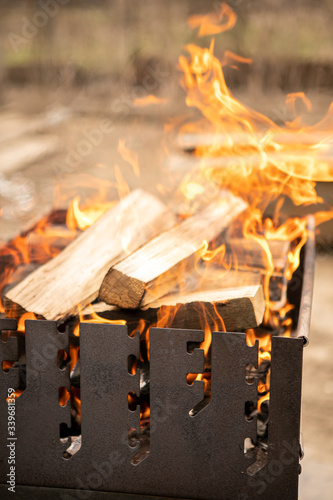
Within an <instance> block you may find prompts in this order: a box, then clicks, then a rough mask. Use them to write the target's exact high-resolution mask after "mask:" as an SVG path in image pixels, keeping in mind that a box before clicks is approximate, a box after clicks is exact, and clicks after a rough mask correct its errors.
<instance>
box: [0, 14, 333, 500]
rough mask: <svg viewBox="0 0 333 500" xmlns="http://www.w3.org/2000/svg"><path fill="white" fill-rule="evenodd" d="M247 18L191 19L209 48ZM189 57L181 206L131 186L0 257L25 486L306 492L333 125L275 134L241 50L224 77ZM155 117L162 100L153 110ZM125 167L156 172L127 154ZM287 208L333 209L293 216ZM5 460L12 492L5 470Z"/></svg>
mask: <svg viewBox="0 0 333 500" xmlns="http://www.w3.org/2000/svg"><path fill="white" fill-rule="evenodd" d="M235 21H236V17H235V14H234V12H233V11H232V10H231V9H230V8H229V7H227V6H226V5H223V6H222V8H221V11H220V13H219V16H218V19H217V18H216V16H215V17H214V16H194V17H192V18H191V19H190V21H189V22H190V24H191V26H192V27H193V28H199V36H202V35H207V34H216V33H218V32H222V31H224V30H226V29H229V28H231V27H232V26H233V25H234V24H235ZM187 52H188V56H183V55H182V56H181V57H180V59H179V65H180V68H181V70H182V72H183V80H182V83H183V85H184V88H185V89H186V91H187V97H186V103H187V105H188V106H190V107H194V108H197V109H198V110H199V111H200V113H201V115H202V118H200V119H198V120H197V121H195V122H193V121H191V122H188V123H182V124H181V126H179V123H178V124H177V125H175V126H172V127H169V128H170V130H171V133H172V134H173V136H176V137H177V145H178V146H177V147H180V148H181V149H182V152H181V153H180V154H179V155H180V161H181V162H182V163H183V165H184V167H185V170H186V173H185V174H184V177H183V179H182V180H181V182H180V184H179V187H178V189H177V191H176V193H174V195H173V196H172V197H169V200H168V203H163V202H161V201H160V200H159V199H157V198H156V197H155V196H153V195H152V194H150V193H148V192H146V191H144V190H142V189H139V188H138V189H136V190H133V191H132V192H128V191H127V189H126V186H125V189H124V185H123V181H122V179H121V177H120V176H119V193H120V194H121V195H122V196H121V199H120V200H119V201H112V202H107V203H101V204H98V205H94V206H86V207H80V203H79V198H75V199H74V200H73V202H72V204H71V205H70V207H69V209H68V211H67V212H66V211H61V210H58V211H57V210H54V211H53V212H52V213H51V214H50V215H49V216H47V217H46V218H44V219H43V220H41V221H40V222H39V223H37V224H36V225H35V226H34V227H32V228H31V229H30V230H28V231H26V232H25V233H24V234H21V235H20V236H18V237H17V238H15V239H14V240H12V241H11V242H10V243H9V244H8V245H6V246H4V247H2V248H1V249H0V280H1V281H0V288H1V297H2V299H1V300H2V305H1V307H2V312H3V318H4V319H3V320H2V323H0V328H1V329H2V330H3V333H2V342H1V343H0V347H1V351H0V356H1V361H2V368H3V372H4V373H2V375H1V377H2V378H1V380H0V381H1V384H2V385H1V391H2V392H1V396H2V398H3V400H2V402H1V405H2V407H4V406H5V398H6V393H7V392H8V387H10V386H11V385H13V384H14V388H15V399H16V401H17V403H16V404H17V408H21V410H22V412H21V414H20V415H18V419H19V420H18V429H20V433H21V436H20V439H21V442H22V445H21V451H18V463H20V464H21V466H20V472H18V474H19V476H18V477H19V481H20V482H19V484H23V485H38V484H40V485H44V486H54V487H68V488H75V487H78V485H79V487H80V488H81V489H86V488H88V489H95V490H104V489H106V490H107V491H123V492H132V493H133V492H136V493H142V494H155V495H157V494H158V495H169V496H173V497H183V498H184V497H186V498H189V497H190V498H210V499H211V498H239V499H241V498H244V499H245V498H259V497H260V495H264V496H265V495H266V497H268V498H281V491H282V492H283V494H284V496H283V497H284V498H295V495H297V475H298V472H299V465H298V462H299V453H300V450H299V420H300V416H299V414H300V387H301V362H302V358H301V352H302V347H303V343H304V342H303V341H304V338H305V337H306V336H307V329H308V322H309V307H310V304H311V280H312V263H313V238H314V228H313V227H312V226H313V222H314V223H315V224H316V225H318V224H320V223H321V222H324V221H326V220H328V219H330V218H331V217H332V216H333V212H332V210H330V209H327V207H326V209H325V207H323V206H322V204H321V201H322V200H321V199H320V198H319V197H318V196H317V194H316V191H315V184H316V182H317V181H332V180H333V172H332V168H331V165H330V164H329V162H328V161H326V159H325V154H326V152H327V150H328V147H329V144H328V127H329V122H330V119H331V115H332V109H330V110H329V112H328V115H327V117H326V118H325V119H324V120H323V121H322V122H320V123H319V124H318V125H317V126H312V127H306V126H302V125H301V123H300V120H299V119H298V118H297V117H295V120H294V121H292V122H289V123H286V124H284V126H277V125H276V124H274V123H273V122H271V121H270V120H269V119H268V118H266V117H265V116H263V115H260V114H259V113H257V112H255V111H253V110H251V109H249V108H247V107H246V106H244V105H242V104H241V103H240V102H239V101H237V100H236V99H235V98H234V97H233V96H232V94H231V93H230V91H229V90H228V88H227V87H226V84H225V80H224V75H223V70H222V67H223V66H224V65H227V64H232V65H235V64H238V63H244V62H247V61H244V60H243V59H242V58H240V57H238V56H236V55H235V54H232V53H230V52H227V53H226V54H225V59H224V60H223V61H222V64H221V62H220V61H219V60H218V59H217V58H215V56H214V42H213V41H212V43H211V44H210V47H209V48H201V47H198V46H195V45H190V46H188V47H187ZM299 99H300V100H302V101H303V102H304V104H305V105H306V106H309V105H310V104H309V102H308V100H307V98H306V97H305V96H304V95H303V94H300V93H298V94H292V95H288V97H287V104H288V105H289V106H290V107H291V108H293V107H295V102H296V101H297V100H299ZM151 103H153V104H155V105H156V104H159V100H158V98H156V97H154V96H148V97H147V98H146V99H141V100H140V101H138V102H137V105H140V106H143V105H145V104H151ZM318 138H319V139H318ZM119 152H120V154H121V155H122V156H123V158H124V159H125V160H126V161H127V162H128V163H129V164H130V165H131V166H132V168H133V172H134V174H135V175H138V173H139V166H138V162H137V158H136V156H135V154H134V153H133V151H130V150H129V149H127V147H126V145H125V143H124V142H123V141H120V142H119ZM286 198H289V199H291V200H292V201H293V203H294V204H295V205H296V206H300V205H307V204H310V203H312V204H320V206H321V210H320V211H319V210H318V211H317V213H316V214H315V215H314V218H313V219H311V220H310V219H309V218H307V217H304V218H299V217H286V216H285V215H283V203H284V201H285V199H286ZM270 214H271V215H270ZM306 246H307V249H306V251H305V247H306ZM303 275H304V276H303ZM309 283H310V284H309ZM16 320H17V323H16ZM26 320H32V321H27V322H26ZM45 320H47V321H45ZM25 331H26V336H25ZM227 332H234V333H227ZM274 391H275V392H274ZM124 394H125V397H124ZM55 395H56V398H55ZM81 402H82V406H81ZM111 403H112V404H111ZM20 405H21V406H20ZM59 405H60V406H61V407H62V408H61V411H56V410H55V408H56V406H58V407H59ZM81 407H82V414H81ZM58 410H59V408H58ZM62 410H63V413H62ZM240 416H241V418H242V421H241V422H240V420H239V418H240ZM25 420H26V421H27V425H28V424H29V425H28V427H29V426H30V427H31V433H30V436H29V432H30V431H29V429H28V428H27V429H26V433H27V434H28V437H24V435H23V434H24V432H25V430H24V422H25ZM131 420H132V424H131V425H129V422H130V421H131ZM33 422H35V423H33ZM81 424H82V425H81ZM247 426H248V427H247ZM288 426H289V427H288ZM39 432H40V436H39V437H38V433H39ZM124 433H125V434H124ZM5 434H6V433H5V431H4V432H2V433H1V436H5ZM35 439H40V442H41V443H42V445H43V449H38V443H37V442H35V441H34V440H35ZM104 441H105V443H104ZM47 443H48V445H49V447H50V449H52V453H49V454H48V455H47V453H48V452H47V451H45V448H46V445H47ZM55 443H56V446H55ZM1 444H3V443H1ZM109 444H112V446H113V451H114V454H113V455H112V453H111V452H112V449H111V450H109V449H108V445H109ZM52 447H53V448H52ZM2 449H3V448H2ZM55 450H57V451H55ZM1 452H2V450H1ZM44 453H45V454H46V455H47V456H46V455H44ZM56 453H58V455H57V457H56V458H54V457H52V454H56ZM110 453H111V455H112V457H111V455H110ZM89 457H90V462H91V461H94V460H97V461H98V463H99V464H101V463H102V464H104V465H100V468H101V469H102V471H101V470H100V471H99V474H100V475H99V476H97V477H98V478H100V477H102V479H101V481H99V480H95V482H94V480H93V479H92V480H91V481H90V483H89V482H88V483H87V482H85V481H84V476H85V474H88V473H89V464H90V462H89ZM64 459H65V460H64ZM205 461H206V462H205ZM32 462H33V463H34V464H35V465H34V466H31V463H32ZM29 463H30V465H29ZM96 463H97V462H96ZM0 464H1V477H0V479H1V482H2V483H6V481H5V478H6V470H5V469H6V464H5V461H4V458H3V456H2V455H1V462H0ZM105 464H107V466H106V465H105ZM133 466H137V468H135V469H134V468H133ZM93 467H95V466H93ZM96 467H97V468H98V466H96ZM103 467H104V469H103ZM105 467H108V471H106V470H105ZM43 468H44V470H45V471H47V474H46V473H45V477H43V478H42V479H41V478H39V479H38V475H39V474H40V471H41V470H43ZM90 468H91V467H90ZM202 469H204V470H205V473H203V472H202ZM206 469H207V470H206ZM52 470H53V472H52ZM161 470H163V471H164V472H163V474H164V477H163V478H162V474H161ZM78 471H81V472H82V478H81V479H80V481H79V482H76V480H75V478H76V479H77V473H78ZM220 471H222V473H221V477H219V475H220ZM267 471H268V472H267ZM103 474H105V478H104V479H103V477H104V476H103ZM267 474H268V475H267ZM202 476H204V479H202ZM70 477H72V479H70ZM182 484H183V485H184V489H183V490H182V487H181V485H182ZM237 484H238V485H239V494H238V493H237V494H238V496H237V494H235V488H237ZM278 484H279V485H280V488H281V489H280V490H276V488H277V485H278ZM221 488H222V490H223V493H221V491H222V490H221ZM267 495H268V496H267Z"/></svg>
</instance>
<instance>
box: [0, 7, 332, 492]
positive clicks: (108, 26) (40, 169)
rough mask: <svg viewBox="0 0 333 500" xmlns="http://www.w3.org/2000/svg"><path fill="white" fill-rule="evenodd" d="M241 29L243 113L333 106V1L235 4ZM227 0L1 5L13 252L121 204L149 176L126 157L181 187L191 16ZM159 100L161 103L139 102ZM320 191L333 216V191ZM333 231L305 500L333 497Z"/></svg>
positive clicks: (0, 97) (316, 355) (234, 37)
mask: <svg viewBox="0 0 333 500" xmlns="http://www.w3.org/2000/svg"><path fill="white" fill-rule="evenodd" d="M229 5H230V6H231V7H232V8H233V9H234V10H235V11H236V13H237V16H238V21H237V24H236V26H235V28H234V29H233V30H231V31H228V32H226V33H224V34H222V35H219V36H217V37H216V48H215V53H216V55H217V56H219V57H222V55H223V53H224V51H225V50H231V51H233V52H236V53H237V54H240V55H241V56H243V57H245V58H253V63H252V64H245V63H244V64H240V65H239V67H238V69H236V68H234V69H233V68H226V71H225V76H226V81H227V85H228V87H229V88H230V89H231V90H232V92H233V93H234V94H235V95H236V97H238V98H239V99H240V100H241V101H242V102H243V103H245V104H247V105H250V106H252V107H254V108H255V109H256V110H258V111H261V112H263V113H265V114H266V115H267V116H269V117H270V118H271V119H272V120H274V121H275V122H276V123H278V124H281V123H283V122H285V121H286V120H288V119H290V118H291V117H290V116H289V114H288V110H287V108H286V105H285V94H286V93H288V92H297V91H304V92H306V94H307V96H308V97H309V98H310V99H311V101H312V103H313V111H312V112H311V113H307V112H306V110H305V111H304V110H302V111H303V114H305V115H306V116H305V119H306V120H307V122H308V123H315V122H316V121H318V120H320V119H321V118H322V117H323V116H324V115H325V113H326V112H327V109H328V106H329V104H330V102H331V101H333V37H332V24H333V4H332V2H331V1H330V0H316V1H314V0H302V1H301V0H294V1H293V2H290V1H289V0H288V1H287V0H260V1H259V0H246V1H245V0H230V2H229ZM219 6H220V2H218V1H217V0H213V1H212V0H205V1H203V0H182V1H181V2H180V1H179V0H178V1H177V0H168V2H165V1H162V0H137V1H136V2H133V0H132V1H130V0H95V1H94V2H91V1H88V0H80V1H70V0H48V1H47V0H45V1H43V0H40V1H38V2H37V1H34V0H15V2H12V1H10V0H2V1H1V4H0V37H1V52H0V211H1V218H0V242H6V241H8V240H9V239H10V238H12V237H14V236H15V235H16V234H18V233H19V232H20V231H21V230H23V229H25V228H27V227H29V226H31V224H32V223H33V222H34V221H37V220H39V219H40V218H41V217H42V216H43V215H45V214H46V213H48V212H49V211H50V209H51V208H52V207H54V206H57V207H66V206H67V204H68V201H69V200H71V199H72V198H73V196H75V195H77V194H78V195H80V202H81V203H85V202H89V201H91V200H92V199H94V197H95V196H96V195H97V194H98V196H101V192H102V195H103V196H104V197H105V199H107V198H111V199H112V198H114V197H115V196H116V195H115V192H116V188H115V181H117V182H118V183H119V176H121V180H122V182H124V183H125V184H128V185H129V187H133V186H134V184H135V185H137V184H138V179H136V178H135V176H133V170H132V169H131V167H130V166H129V165H128V163H126V162H125V161H124V160H123V158H122V157H121V155H120V154H119V151H118V144H119V138H122V139H124V140H125V141H126V146H127V147H128V148H130V149H131V150H134V151H136V152H137V154H138V159H139V164H140V171H141V175H140V181H139V182H140V184H141V185H142V186H143V187H145V188H146V189H148V190H150V191H152V192H155V191H159V188H158V186H160V185H161V184H163V183H164V184H168V185H169V187H170V189H172V186H173V184H172V183H173V182H176V181H177V176H176V175H173V174H172V175H170V173H169V172H168V171H167V170H166V169H165V168H166V167H165V163H164V152H165V142H164V139H163V132H164V123H167V122H169V121H170V120H171V119H174V118H175V117H176V116H181V115H184V114H186V113H188V112H186V106H185V103H184V97H185V94H184V91H183V89H182V88H181V87H180V85H179V78H180V73H179V70H178V56H179V54H180V52H181V51H182V47H183V46H184V45H186V44H188V43H192V42H195V43H197V44H199V45H204V46H208V44H209V38H210V37H203V38H201V39H197V38H196V32H195V31H193V30H192V29H190V27H189V26H188V24H187V18H188V17H189V16H190V15H193V14H199V13H201V14H206V13H208V12H210V11H212V10H214V9H216V8H218V7H219ZM149 94H154V95H156V96H158V97H159V98H161V99H162V102H163V103H164V104H163V105H161V106H149V107H141V106H139V105H134V102H135V101H136V100H140V99H141V98H144V97H146V96H147V95H149ZM318 193H319V194H320V195H321V196H323V197H324V199H325V201H327V202H328V203H329V204H330V205H333V196H332V194H333V190H332V186H331V185H330V184H327V183H319V184H318ZM332 237H333V226H332V224H331V223H328V224H326V225H325V226H324V227H323V230H322V232H321V235H318V241H319V243H320V244H319V248H318V257H317V268H316V281H315V291H314V307H313V321H312V332H311V339H310V341H311V342H310V346H309V347H308V348H307V349H306V350H305V365H304V388H303V393H304V396H303V434H304V444H305V453H306V455H305V458H304V460H303V462H302V467H303V473H302V475H301V489H300V492H301V493H300V498H301V499H303V500H307V499H314V498H320V499H331V498H333V479H332V477H333V476H332V470H333V469H332V467H333V419H332V415H333V364H332V359H333V336H332V332H331V325H332V324H333V315H332V312H331V309H332V301H333V291H332V288H331V283H332V281H333V265H332V264H333V258H332V243H333V239H332Z"/></svg>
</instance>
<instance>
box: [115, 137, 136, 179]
mask: <svg viewBox="0 0 333 500" xmlns="http://www.w3.org/2000/svg"><path fill="white" fill-rule="evenodd" d="M118 152H119V153H120V155H121V157H122V158H123V159H124V160H125V161H127V162H128V163H129V164H130V165H131V167H132V168H133V173H134V175H135V176H136V177H140V167H139V159H138V154H137V153H136V152H134V151H131V150H130V149H127V148H126V147H125V139H119V144H118Z"/></svg>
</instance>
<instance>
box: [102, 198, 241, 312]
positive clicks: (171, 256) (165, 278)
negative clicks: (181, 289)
mask: <svg viewBox="0 0 333 500" xmlns="http://www.w3.org/2000/svg"><path fill="white" fill-rule="evenodd" d="M246 207H247V205H246V203H245V202H244V201H243V200H242V199H240V198H237V197H235V196H234V195H232V194H231V193H224V194H223V196H222V197H221V199H219V200H218V201H216V202H214V203H212V204H211V205H209V206H208V207H207V208H206V209H204V210H202V211H201V212H199V213H197V214H195V215H193V216H192V217H190V218H189V219H187V220H185V221H183V222H181V223H180V224H178V225H177V226H176V227H174V228H172V229H171V230H169V231H167V232H164V233H162V234H160V235H159V236H157V237H156V238H154V239H153V240H151V241H150V242H149V243H147V244H146V245H144V246H143V247H142V248H140V249H139V250H137V251H136V252H134V253H133V254H132V255H130V256H129V257H127V258H126V259H124V260H123V261H122V262H120V263H119V264H117V265H115V266H114V267H113V268H112V269H110V271H109V272H108V274H107V275H106V276H105V278H104V280H103V283H102V286H101V289H100V294H99V297H100V300H102V301H104V302H106V303H107V304H113V305H117V306H119V307H123V308H128V309H135V308H137V307H143V306H144V305H146V304H149V303H150V302H153V301H154V300H156V299H158V298H160V297H163V296H164V295H166V294H167V293H169V292H170V291H171V290H172V289H173V288H174V287H175V286H176V285H177V283H178V281H179V279H180V278H181V277H182V272H184V270H186V268H187V267H190V266H191V265H193V262H192V261H191V257H192V256H193V254H194V253H195V252H196V251H198V250H199V249H200V247H201V246H202V244H203V241H204V240H207V241H208V242H210V241H212V240H213V239H214V238H216V237H217V236H218V235H219V234H220V233H221V232H222V231H223V230H224V229H226V228H227V227H228V225H229V224H230V223H231V222H232V221H233V220H234V219H235V218H236V217H237V216H239V215H240V214H241V213H242V212H243V211H244V210H245V208H246Z"/></svg>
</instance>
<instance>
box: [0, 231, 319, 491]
mask: <svg viewBox="0 0 333 500" xmlns="http://www.w3.org/2000/svg"><path fill="white" fill-rule="evenodd" d="M309 241H310V244H309V242H308V243H307V245H306V247H307V248H306V252H305V257H304V262H303V264H304V267H303V270H302V273H299V276H298V277H297V280H298V286H299V287H300V288H301V290H302V293H301V294H300V295H301V298H300V306H299V321H298V329H297V332H296V334H295V338H284V337H273V338H272V364H271V397H270V408H269V414H270V420H269V429H268V435H269V442H268V462H267V464H266V465H265V466H264V467H263V468H262V469H261V470H260V471H259V472H258V473H257V474H255V475H253V476H249V475H248V474H247V469H248V467H249V466H250V465H251V464H252V463H253V462H254V461H255V457H253V458H250V459H248V458H246V457H245V455H244V450H243V447H244V439H245V438H247V437H250V438H252V439H255V437H256V419H255V418H254V419H253V420H252V421H251V422H248V421H246V420H245V417H244V405H245V402H246V401H256V399H257V383H256V382H255V383H253V384H252V385H249V384H247V383H246V380H245V366H246V365H247V364H249V363H251V364H253V365H254V366H257V360H258V346H257V345H255V346H254V347H248V346H247V345H246V340H245V335H244V334H242V333H223V334H221V333H220V332H214V333H213V339H212V397H211V401H210V403H209V404H208V405H207V406H206V407H204V408H203V409H202V410H201V411H200V412H199V413H197V414H196V415H195V416H194V417H193V416H190V415H189V411H190V410H191V409H192V408H193V407H194V406H195V405H196V404H197V403H198V402H200V400H202V399H203V382H202V381H196V382H194V383H193V385H191V386H189V385H188V384H187V382H186V374H187V373H200V372H202V371H203V368H204V357H203V351H202V350H201V349H194V351H193V352H192V353H189V352H188V351H187V344H188V343H189V342H197V343H200V342H201V341H202V340H203V332H201V331H197V330H176V329H158V328H155V329H152V330H151V335H150V336H151V338H150V348H151V395H150V405H151V441H150V453H149V455H148V456H147V457H146V458H145V459H144V460H143V461H142V462H141V463H140V464H138V465H132V463H131V458H132V457H133V456H134V455H135V454H136V453H137V451H138V446H139V445H137V446H136V447H135V448H132V447H130V446H129V444H128V429H129V428H136V429H138V428H139V425H140V411H139V408H137V409H136V411H135V412H131V411H130V410H129V409H128V402H127V394H128V392H130V391H132V392H134V393H137V394H139V391H140V386H139V374H138V373H137V374H135V375H131V374H129V372H128V357H129V356H131V355H132V356H135V357H137V358H138V357H139V355H140V351H139V336H136V337H135V338H131V337H129V336H128V333H127V327H126V326H120V325H108V324H106V325H104V324H81V327H80V328H81V338H80V357H81V370H82V374H81V397H82V447H81V449H80V450H79V452H78V453H77V454H76V455H75V456H73V457H72V458H70V459H69V460H65V459H64V458H63V455H62V452H63V451H64V449H65V448H67V447H68V446H69V443H68V444H66V445H64V444H62V443H61V442H60V439H59V437H60V424H66V425H67V426H68V427H69V426H70V425H71V424H70V422H71V419H70V407H69V405H67V406H65V407H61V406H60V405H59V387H66V388H68V389H69V387H70V381H69V371H68V368H66V369H65V370H63V371H61V370H60V369H59V367H58V352H59V350H61V349H64V350H66V349H68V342H69V339H68V331H67V332H64V333H60V332H59V331H58V330H57V326H56V323H54V322H50V321H37V320H29V321H26V360H27V388H26V390H25V391H24V393H23V394H22V395H21V396H20V397H19V398H18V399H17V401H16V437H17V441H16V464H15V467H16V469H15V473H16V484H17V485H21V486H22V487H23V486H24V485H26V486H29V487H34V486H42V487H47V488H50V490H49V491H51V489H52V488H67V489H70V491H71V493H70V494H68V492H65V491H64V492H63V493H62V496H61V498H84V492H83V490H88V491H86V493H87V495H88V493H91V492H92V491H101V492H102V491H110V492H116V493H117V492H122V493H124V494H125V493H128V494H140V495H159V496H162V497H165V496H168V497H172V498H187V499H188V498H193V499H202V500H204V499H210V500H211V499H221V498H223V499H235V498H236V499H237V500H243V499H249V500H251V499H255V498H270V499H275V498H276V499H280V498H285V499H296V498H297V495H298V475H299V467H300V466H299V443H300V438H299V436H300V406H301V381H302V380H301V379H302V377H301V375H302V351H303V345H304V338H307V337H308V329H309V321H310V306H311V296H312V281H313V266H312V264H313V262H314V240H313V239H312V238H311V237H310V239H309ZM311 242H313V244H312V243H311ZM296 285H297V283H296ZM296 285H295V287H296ZM302 285H303V288H302ZM16 327H17V325H16V322H15V321H14V320H0V329H1V330H13V331H15V330H16ZM16 341H17V339H16V338H15V337H10V338H9V339H8V342H2V341H0V361H1V363H2V361H15V360H16V359H17V345H16V344H17V342H16ZM101 346H102V347H101ZM291 360H292V361H291ZM17 383H18V373H17V370H16V369H11V370H10V371H9V372H8V373H4V372H3V371H1V372H0V397H1V400H0V408H1V419H0V447H1V448H0V483H2V485H3V486H1V488H2V489H1V490H0V491H1V498H6V496H7V494H8V498H10V496H9V495H10V494H11V493H9V492H8V490H7V486H6V482H7V474H8V471H9V469H8V468H9V465H8V460H7V459H8V448H7V442H8V441H10V439H9V440H8V439H7V438H8V435H7V418H6V415H7V403H6V395H7V393H8V388H9V387H14V388H15V387H16V386H17ZM30 489H31V488H30ZM36 491H38V489H36ZM235 492H236V493H235ZM86 498H89V495H88V496H86Z"/></svg>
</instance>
